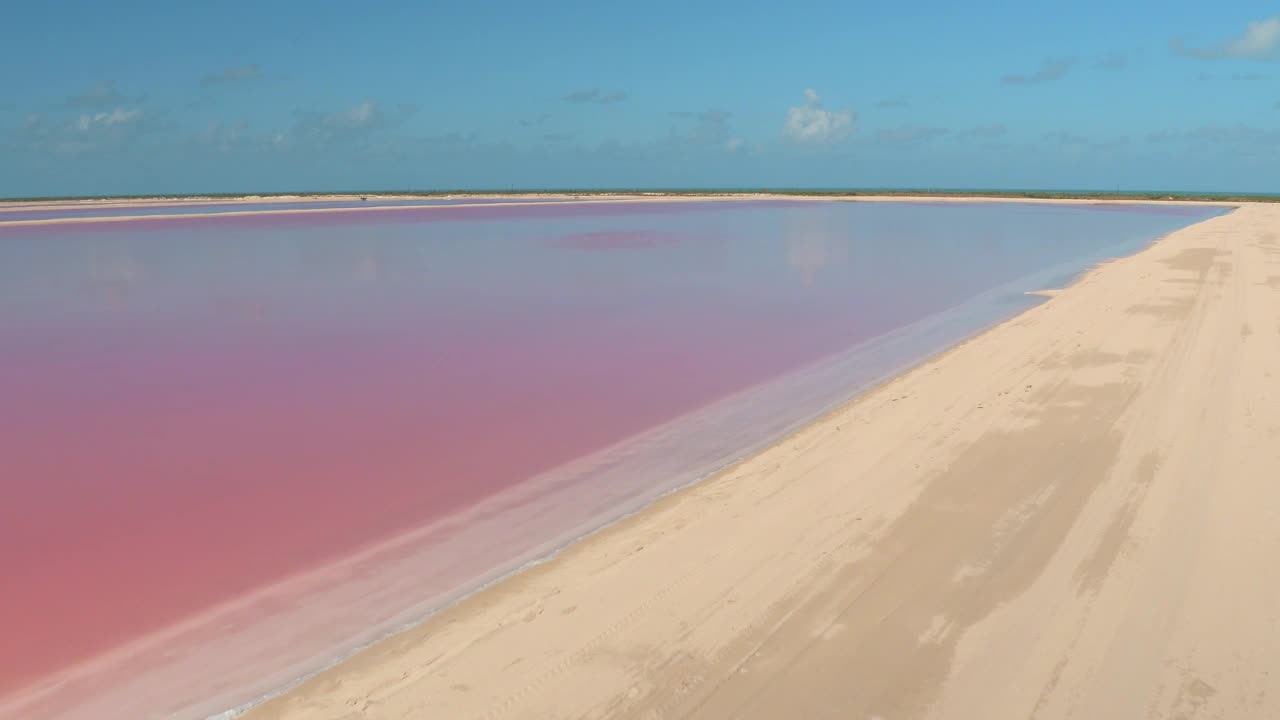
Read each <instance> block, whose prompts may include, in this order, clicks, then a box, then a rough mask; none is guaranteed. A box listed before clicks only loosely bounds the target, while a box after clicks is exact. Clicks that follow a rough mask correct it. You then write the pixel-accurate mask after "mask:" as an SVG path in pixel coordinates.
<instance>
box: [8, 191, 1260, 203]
mask: <svg viewBox="0 0 1280 720" xmlns="http://www.w3.org/2000/svg"><path fill="white" fill-rule="evenodd" d="M456 195H468V196H485V195H493V196H539V195H573V196H578V197H600V196H619V195H622V196H628V195H634V196H642V197H679V196H686V195H695V196H706V197H716V196H725V197H728V196H743V195H793V196H799V197H825V198H856V197H859V196H867V195H891V196H903V197H991V198H1022V199H1038V200H1172V201H1180V202H1186V201H1196V200H1199V201H1213V202H1280V194H1266V193H1252V194H1251V193H1205V192H1157V191H1145V190H1144V191H1115V192H1112V191H1097V190H1079V191H1076V190H983V189H971V190H952V189H947V190H939V189H911V188H894V189H878V188H860V189H830V188H812V189H806V188H790V189H770V188H705V189H694V188H670V189H639V188H616V189H593V190H582V189H572V188H566V189H552V188H549V189H544V190H514V189H512V190H425V191H424V190H377V191H341V192H333V191H330V192H266V193H198V194H190V195H99V196H62V197H54V196H50V197H25V198H5V199H0V203H3V202H51V201H56V200H236V199H242V198H244V199H248V198H261V199H270V198H281V197H343V198H350V199H353V200H354V199H365V198H367V197H377V196H395V197H402V198H424V199H425V198H443V197H449V196H456Z"/></svg>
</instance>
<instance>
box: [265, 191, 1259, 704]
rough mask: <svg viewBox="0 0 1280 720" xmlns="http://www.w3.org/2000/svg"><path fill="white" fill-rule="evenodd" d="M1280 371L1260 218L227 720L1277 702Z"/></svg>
mask: <svg viewBox="0 0 1280 720" xmlns="http://www.w3.org/2000/svg"><path fill="white" fill-rule="evenodd" d="M892 199H893V200H895V201H901V200H902V198H896V197H895V198H892ZM1038 202H1044V201H1038ZM1091 202H1092V201H1091ZM1276 357H1280V207H1277V206H1268V205H1252V204H1249V205H1244V206H1242V207H1240V208H1239V209H1238V210H1236V211H1234V212H1232V213H1230V214H1228V215H1225V216H1222V217H1218V218H1215V219H1212V220H1209V221H1206V222H1203V223H1200V224H1197V225H1194V226H1192V227H1190V228H1187V229H1184V230H1181V231H1178V232H1175V233H1173V234H1171V235H1170V236H1169V237H1167V238H1165V239H1164V240H1162V241H1161V242H1159V243H1156V244H1155V245H1153V246H1152V247H1150V248H1148V249H1147V250H1145V251H1143V252H1141V253H1139V254H1137V255H1135V256H1132V257H1129V258H1124V259H1120V260H1116V261H1113V262H1110V263H1107V264H1105V265H1103V266H1101V267H1099V268H1098V269H1097V270H1095V271H1094V272H1092V273H1090V274H1088V275H1087V276H1086V277H1085V278H1083V279H1082V280H1081V281H1079V282H1078V283H1076V284H1075V285H1074V286H1072V287H1071V288H1069V289H1067V290H1065V291H1063V292H1061V293H1058V294H1056V295H1055V296H1054V297H1052V298H1051V299H1050V300H1048V301H1047V302H1046V303H1045V304H1043V305H1040V306H1038V307H1036V308H1034V309H1032V310H1030V311H1028V312H1027V313H1025V314H1023V315H1021V316H1019V317H1017V318H1015V319H1014V320H1011V321H1009V322H1007V323H1005V324H1003V325H1001V326H999V327H997V328H995V329H993V330H991V331H989V332H987V333H985V334H983V335H981V336H979V337H977V338H975V339H973V340H971V341H969V342H967V343H965V344H963V345H961V346H959V347H957V348H955V349H953V350H952V351H949V352H948V353H946V354H944V355H942V356H940V357H939V358H937V359H935V360H933V361H930V362H928V363H926V364H924V365H922V366H920V367H918V368H916V369H915V370H913V371H911V372H908V373H906V374H905V375H903V376H901V377H899V378H898V379H896V380H894V381H891V382H889V383H887V384H885V385H882V386H881V387H879V388H878V389H876V390H874V391H872V392H871V393H868V394H867V395H864V396H863V397H861V398H860V399H858V400H857V401H855V402H853V403H851V404H850V405H847V406H845V407H844V408H842V409H840V410H838V411H836V412H834V413H832V414H830V415H828V416H827V417H825V418H824V419H822V420H820V421H819V422H817V423H814V424H813V425H811V426H809V427H807V428H805V429H804V430H802V431H800V432H799V433H796V434H795V435H793V436H791V437H789V438H787V439H785V440H784V441H782V442H780V443H778V444H777V445H775V446H773V447H772V448H770V449H768V450H766V451H764V452H762V453H760V454H758V455H756V456H755V457H753V458H751V459H749V460H747V461H744V462H743V463H740V464H739V465H737V466H735V467H733V468H730V469H729V470H727V471H725V472H724V473H721V474H720V475H719V476H717V477H715V478H713V479H711V480H709V481H706V482H704V483H701V484H699V485H696V486H694V487H691V488H689V489H686V490H684V491H681V492H679V493H676V494H674V495H672V496H669V497H667V498H665V499H663V500H661V501H659V502H657V503H655V504H654V505H653V506H652V507H650V508H649V509H648V510H646V511H644V512H641V513H639V514H637V515H635V516H633V517H631V518H630V519H627V520H624V521H622V522H620V523H618V524H616V525H614V526H611V527H610V528H607V529H605V530H603V531H601V532H599V533H597V534H595V535H593V536H591V537H589V538H587V539H586V540H584V541H582V542H580V543H578V544H576V545H574V546H572V547H570V548H569V549H568V550H566V551H565V552H563V553H562V554H561V555H560V556H558V557H557V558H555V559H554V560H551V561H549V562H547V563H545V564H542V565H539V566H537V567H534V568H532V569H530V570H528V571H526V572H524V573H521V574H520V575H517V576H515V577H513V578H511V579H509V580H507V581H504V582H502V583H499V584H498V585H496V586H494V587H491V588H490V589H488V590H485V591H483V592H480V593H478V594H476V595H474V596H472V597H470V598H469V599H467V600H465V601H463V602H461V603H459V604H458V605H456V606H454V607H452V608H450V609H448V610H446V611H444V612H441V613H439V614H437V615H436V616H434V617H432V618H431V619H429V620H428V621H426V622H424V623H423V624H421V625H419V626H417V627H415V628H413V629H411V630H409V631H406V632H404V633H402V634H400V635H397V636H394V637H392V638H390V639H388V640H386V641H383V642H381V643H379V644H377V645H375V646H373V647H372V648H370V649H368V650H366V651H365V652H363V653H361V654H359V655H357V656H355V657H354V658H352V659H350V660H349V661H347V662H345V663H343V664H341V665H338V666H336V667H334V668H332V669H331V670H329V671H326V672H324V673H321V674H320V675H318V676H316V677H314V678H312V679H311V680H309V681H307V682H306V683H304V684H302V685H301V686H299V687H298V688H296V689H294V690H292V691H291V692H288V693H286V694H285V695H283V696H281V697H279V698H277V699H275V700H273V701H270V702H268V703H266V704H264V705H261V706H259V707H258V708H256V709H254V710H253V711H251V712H250V713H249V714H248V716H247V717H250V718H257V719H265V718H280V719H285V718H290V719H291V718H299V719H301V718H308V719H310V718H353V717H362V718H364V717H367V718H423V717H441V718H444V717H447V718H546V717H624V718H625V717H706V718H729V717H734V718H777V717H841V718H875V717H878V718H885V719H890V718H892V719H893V720H898V719H900V718H992V719H996V718H1010V719H1012V718H1027V717H1037V718H1067V717H1078V718H1117V719H1119V718H1126V719H1127V718H1136V717H1157V718H1175V717H1193V716H1194V717H1231V718H1270V717H1277V716H1280V675H1277V674H1274V673H1272V672H1271V668H1272V667H1273V666H1274V665H1275V664H1276V662H1277V661H1280V610H1277V609H1276V608H1277V607H1278V605H1277V603H1276V599H1277V598H1278V597H1280V571H1277V570H1275V569H1274V563H1273V562H1272V561H1271V557H1272V556H1273V555H1274V552H1275V548H1277V547H1280V522H1277V520H1278V519H1280V509H1277V508H1280V502H1278V501H1280V490H1277V489H1276V486H1275V482H1274V481H1275V479H1276V478H1277V477H1280V442H1278V440H1280V402H1277V400H1278V399H1280V398H1278V397H1277V395H1278V394H1280V392H1278V391H1280V381H1278V380H1277V378H1276V377H1275V376H1274V373H1275V372H1277V371H1278V369H1277V368H1276V367H1275V366H1274V365H1275V362H1274V358H1276Z"/></svg>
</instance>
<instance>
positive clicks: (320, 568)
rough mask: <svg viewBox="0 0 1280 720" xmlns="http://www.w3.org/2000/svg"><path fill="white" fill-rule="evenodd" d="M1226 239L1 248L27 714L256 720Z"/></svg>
mask: <svg viewBox="0 0 1280 720" xmlns="http://www.w3.org/2000/svg"><path fill="white" fill-rule="evenodd" d="M1219 212H1221V210H1219V209H1217V208H1189V207H1178V206H1172V207H1170V206H1161V207H1150V206H1147V207H1144V206H1090V205H1072V206H1056V205H1054V206H1050V205H1036V204H993V203H982V204H973V205H966V204H955V203H933V204H910V203H845V202H805V201H777V202H763V201H720V202H644V203H634V202H632V203H628V202H599V201H597V202H592V203H590V204H578V203H542V204H522V205H515V206H509V205H495V206H491V207H486V206H483V205H475V206H447V205H442V206H437V207H412V206H405V207H396V208H389V209H383V210H378V211H372V212H344V211H342V210H341V209H336V208H335V209H334V210H332V211H328V212H318V213H306V214H292V215H289V214H281V215H254V216H228V217H222V218H184V217H181V216H176V215H175V216H173V217H166V218H163V219H147V220H139V221H115V222H110V223H76V224H65V225H61V224H48V225H29V226H23V225H10V226H4V227H0V489H2V490H3V492H4V503H3V504H0V568H2V569H3V573H4V589H3V592H0V634H2V635H3V637H4V638H5V642H4V643H3V644H0V716H3V717H13V718H24V719H25V718H41V717H59V718H61V717H65V718H97V719H101V718H107V719H109V718H115V717H119V718H145V717H168V716H178V717H205V716H208V715H211V714H214V713H217V712H220V711H223V710H227V709H229V708H233V707H236V706H240V705H242V704H244V703H247V702H251V701H253V700H254V699H255V698H259V697H261V696H263V695H264V694H266V693H269V692H272V691H273V690H275V689H278V688H279V687H281V686H284V685H286V684H287V683H289V682H291V681H292V680H294V679H296V678H297V677H299V676H301V675H303V674H306V673H308V672H312V671H314V670H316V669H317V668H320V667H322V666H324V665H325V664H326V663H328V662H331V661H332V660H334V659H335V658H337V657H340V656H342V655H343V654H345V653H348V652H350V651H351V650H352V649H354V648H357V647H359V646H361V645H363V644H367V643H368V642H370V641H372V640H374V639H376V638H378V637H380V636H382V635H385V634H386V633H388V632H390V631H392V630H394V629H396V628H398V627H402V626H404V625H405V624H408V623H412V622H414V621H416V620H418V619H420V618H422V617H423V616H425V615H426V614H428V613H430V612H431V611H432V610H434V609H438V608H439V607H440V606H441V605H443V604H446V603H448V602H450V601H452V600H454V599H456V598H457V597H460V596H461V595H463V594H465V593H466V592H468V591H471V590H473V589H475V588H476V587H478V586H479V585H481V584H483V583H485V582H488V581H491V580H493V579H494V578H497V577H499V576H501V575H503V574H504V573H507V572H510V571H511V570H513V569H515V568H517V567H519V566H520V565H521V564H523V563H526V562H528V561H530V560H533V559H536V558H538V557H541V556H543V555H545V554H546V553H548V552H551V551H553V550H554V549H556V548H557V547H560V546H562V545H563V544H564V543H565V542H567V541H568V540H570V539H572V538H574V537H577V536H579V535H581V534H583V533H585V532H589V531H590V530H592V529H595V528H598V527H600V526H601V525H603V524H605V523H607V522H609V521H610V520H613V519H616V518H617V517H619V516H620V515H622V514H624V513H626V512H629V511H631V510H634V509H635V508H637V507H640V506H641V505H643V504H644V503H645V502H648V501H650V500H652V499H653V498H654V497H656V496H658V495H660V494H662V493H664V492H668V491H670V490H672V489H674V488H677V487H679V486H681V485H684V484H687V483H689V482H692V481H694V480H697V479H699V478H701V477H704V476H706V475H707V474H709V473H712V472H714V471H715V470H716V469H717V468H720V467H723V466H724V465H725V464H726V463H728V462H731V461H733V460H735V459H737V458H740V457H742V456H743V455H745V454H747V453H750V452H752V451H754V450H755V449H758V448H760V447H762V446H764V445H766V444H767V443H768V442H770V441H771V440H774V439H776V438H777V437H778V436H779V435H781V434H783V433H785V432H787V431H788V430H791V429H794V428H795V427H797V426H798V425H800V424H803V423H804V422H806V421H808V420H810V419H812V418H813V417H814V416H816V415H818V414H820V413H822V412H824V411H826V410H828V409H830V408H831V407H832V406H834V405H836V404H839V403H840V402H843V401H846V400H847V399H849V398H850V397H852V396H854V395H855V394H856V393H857V392H858V391H860V390H862V389H864V388H865V387H867V386H868V385H869V384H870V383H873V382H875V381H876V380H879V379H881V378H883V377H885V376H887V375H889V374H892V373H893V372H895V371H897V370H900V369H901V368H903V367H905V366H907V365H909V364H910V363H912V362H915V361H917V360H919V359H921V358H924V357H927V356H928V355H930V354H932V353H936V352H938V351H940V350H942V349H944V348H946V347H947V346H949V345H950V344H953V343H954V342H956V341H958V340H960V339H963V338H964V337H967V336H969V335H972V334H973V333H975V332H977V331H979V330H981V329H983V328H985V327H987V326H989V325H991V324H992V323H995V322H998V321H999V320H1002V319H1004V318H1007V317H1010V316H1012V315H1013V314H1015V313H1017V312H1018V311H1020V310H1021V309H1024V308H1026V307H1029V306H1030V305H1032V304H1033V303H1034V302H1035V300H1034V299H1032V298H1029V297H1028V296H1026V295H1024V294H1023V293H1024V292H1025V291H1027V290H1034V289H1037V288H1043V287H1052V286H1058V285H1061V284H1062V283H1064V282H1066V281H1068V280H1069V279H1070V278H1071V277H1073V276H1074V275H1076V274H1078V273H1079V272H1080V271H1082V270H1083V269H1086V268H1087V267H1089V266H1090V265H1091V264H1093V263H1095V262H1098V261H1100V260H1102V259H1105V258H1107V257H1113V256H1117V255H1122V254H1125V253H1130V252H1133V251H1134V250H1136V249H1138V248H1140V247H1142V246H1143V245H1144V244H1145V243H1148V242H1150V241H1151V240H1153V239H1155V238H1157V237H1159V236H1160V235H1163V234H1165V233H1168V232H1170V231H1172V230H1174V229H1177V228H1179V227H1183V226H1186V225H1188V224H1191V223H1193V222H1196V221H1198V220H1201V219H1205V218H1208V217H1211V216H1213V215H1215V214H1218V213H1219Z"/></svg>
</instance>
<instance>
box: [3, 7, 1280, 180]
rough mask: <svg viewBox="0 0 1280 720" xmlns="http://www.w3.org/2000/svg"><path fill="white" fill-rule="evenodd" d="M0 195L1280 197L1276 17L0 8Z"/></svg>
mask: <svg viewBox="0 0 1280 720" xmlns="http://www.w3.org/2000/svg"><path fill="white" fill-rule="evenodd" d="M5 30H6V32H5V33H4V34H3V42H2V43H0V68H3V69H4V72H3V74H0V78H3V82H0V196H10V197H12V196H33V195H62V194H125V193H165V192H172V193H178V192H186V193H190V192H217V191H221V192H239V191H287V190H341V189H383V188H386V189H391V188H418V189H454V188H488V189H508V188H539V187H707V186H716V187H726V186H729V187H993V188H994V187H999V188H1066V189H1072V188H1098V189H1117V188H1119V189H1167V190H1189V191H1256V192H1280V172H1277V170H1276V168H1278V167H1280V5H1277V4H1276V3H1274V2H1250V1H1247V0H1233V2H1231V3H1217V4H1213V5H1206V4H1205V3H1203V2H1198V1H1195V2H1193V1H1182V0H1168V1H1166V2H1127V3H1126V2H1115V0H1110V1H1108V2H1097V1H1095V0H1080V1H1078V2H1072V3H1052V4H1051V3H1041V2H1027V3H1016V4H1014V3H1005V2H969V3H954V2H939V1H933V0H928V1H922V2H913V3H864V2H848V1H846V2H809V3H803V2H797V3H789V4H783V3H776V2H769V3H764V2H733V3H730V2H688V1H687V0H686V1H684V2H665V1H662V0H650V1H648V2H644V3H604V2H557V3H523V2H522V3H514V2H490V3H461V2H459V3H444V2H440V3H424V2H381V3H353V2H343V3H336V2H316V1H314V0H313V1H310V2H286V1H284V0H279V1H277V2H263V3H253V4H250V3H240V2H225V3H173V2H164V3H160V2H128V1H127V0H122V1H120V2H111V3H103V2H57V1H56V0H52V1H51V2H48V3H44V4H41V3H19V4H16V5H15V7H13V8H10V9H9V10H7V11H6V27H5Z"/></svg>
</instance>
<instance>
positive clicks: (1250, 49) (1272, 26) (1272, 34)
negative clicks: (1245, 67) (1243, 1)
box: [1171, 15, 1280, 60]
mask: <svg viewBox="0 0 1280 720" xmlns="http://www.w3.org/2000/svg"><path fill="white" fill-rule="evenodd" d="M1171 45H1172V47H1173V51H1174V52H1176V53H1178V54H1180V55H1187V56H1190V57H1195V58H1200V59H1201V60H1222V59H1227V58H1242V59H1246V60H1273V59H1280V15H1277V16H1274V17H1269V18H1265V19H1263V20H1255V21H1254V22H1251V23H1249V24H1248V25H1246V26H1245V29H1244V34H1243V35H1241V36H1240V37H1237V38H1232V39H1230V40H1226V41H1224V42H1220V43H1217V44H1215V45H1209V46H1206V47H1191V46H1189V45H1187V44H1186V43H1185V42H1184V41H1183V40H1182V39H1181V38H1175V39H1174V40H1173V42H1172V43H1171Z"/></svg>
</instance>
